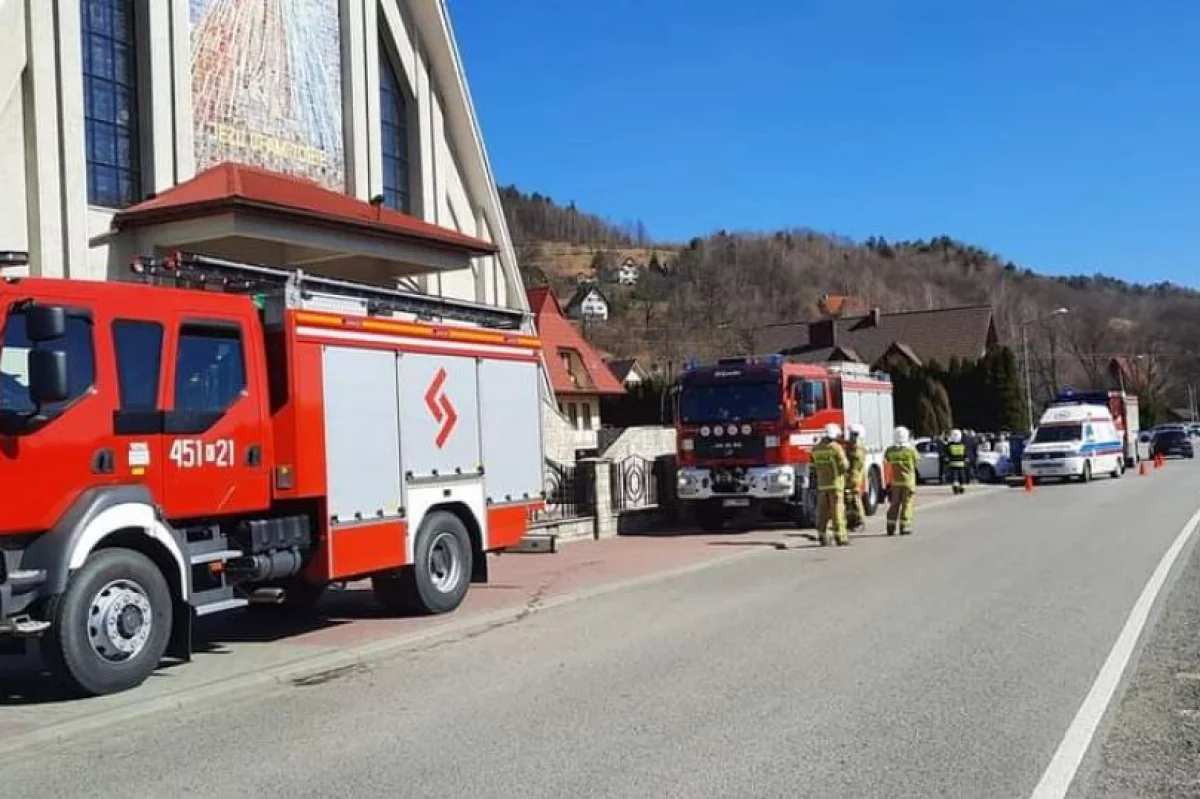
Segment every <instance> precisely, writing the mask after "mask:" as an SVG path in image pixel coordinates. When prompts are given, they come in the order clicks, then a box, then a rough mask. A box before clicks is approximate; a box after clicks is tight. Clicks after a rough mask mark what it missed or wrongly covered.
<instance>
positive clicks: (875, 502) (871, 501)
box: [863, 467, 883, 516]
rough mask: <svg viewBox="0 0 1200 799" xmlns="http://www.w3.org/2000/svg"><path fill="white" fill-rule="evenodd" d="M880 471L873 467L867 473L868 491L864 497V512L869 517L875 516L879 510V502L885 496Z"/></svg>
mask: <svg viewBox="0 0 1200 799" xmlns="http://www.w3.org/2000/svg"><path fill="white" fill-rule="evenodd" d="M880 483H881V480H880V477H879V470H878V469H876V468H874V467H872V468H871V470H870V471H869V472H867V490H866V493H865V495H864V496H863V512H865V513H866V514H867V515H868V516H874V515H875V512H876V511H877V510H879V500H880V497H882V496H883V487H882V486H881V485H880Z"/></svg>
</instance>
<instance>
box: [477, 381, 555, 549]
mask: <svg viewBox="0 0 1200 799" xmlns="http://www.w3.org/2000/svg"><path fill="white" fill-rule="evenodd" d="M538 381H539V372H538V364H536V363H525V362H520V361H500V360H482V361H480V362H479V412H480V419H479V423H480V438H481V441H482V448H483V462H484V463H485V464H487V472H486V474H484V476H483V484H484V487H485V489H486V498H487V502H488V505H489V506H490V507H501V506H504V505H509V504H526V503H530V502H536V501H539V500H540V499H541V491H542V486H543V475H542V437H541V424H542V420H541V397H540V393H539V390H538V389H539V385H538ZM512 532H515V531H512ZM488 533H489V535H488V539H489V540H488V541H486V542H485V546H486V548H489V549H490V548H493V547H503V546H511V545H514V544H516V543H517V541H516V540H512V541H504V540H493V539H495V537H496V535H497V534H500V531H499V530H496V531H491V530H489V531H488ZM522 534H523V533H522ZM518 540H519V539H518Z"/></svg>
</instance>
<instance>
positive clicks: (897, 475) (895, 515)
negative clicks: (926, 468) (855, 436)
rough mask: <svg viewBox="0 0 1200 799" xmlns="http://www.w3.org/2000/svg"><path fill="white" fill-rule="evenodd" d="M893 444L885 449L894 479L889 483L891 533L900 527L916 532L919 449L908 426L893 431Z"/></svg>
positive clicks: (902, 529) (888, 514)
mask: <svg viewBox="0 0 1200 799" xmlns="http://www.w3.org/2000/svg"><path fill="white" fill-rule="evenodd" d="M892 440H893V442H894V443H893V444H892V446H890V447H888V448H887V450H886V451H885V452H884V453H883V457H884V459H885V460H886V461H887V463H888V466H889V467H891V468H890V469H889V471H890V472H891V480H890V482H889V483H888V510H887V534H888V535H895V534H896V528H897V527H899V529H900V535H909V534H911V533H912V532H913V505H914V504H915V495H916V491H917V462H918V456H917V451H916V450H915V449H913V447H912V445H911V444H910V443H909V433H908V428H907V427H897V428H896V432H895V434H894V435H893V438H892Z"/></svg>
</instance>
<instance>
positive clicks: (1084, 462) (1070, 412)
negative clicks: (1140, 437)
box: [1021, 402, 1126, 483]
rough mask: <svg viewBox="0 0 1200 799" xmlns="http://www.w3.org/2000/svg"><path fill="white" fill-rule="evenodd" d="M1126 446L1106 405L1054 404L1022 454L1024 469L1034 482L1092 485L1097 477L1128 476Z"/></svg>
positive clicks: (1048, 409)
mask: <svg viewBox="0 0 1200 799" xmlns="http://www.w3.org/2000/svg"><path fill="white" fill-rule="evenodd" d="M1125 465H1126V460H1125V444H1124V440H1123V437H1122V434H1121V431H1120V430H1118V428H1117V424H1116V422H1115V421H1114V420H1113V416H1112V413H1111V412H1110V411H1109V409H1108V408H1107V407H1106V406H1105V405H1101V404H1092V403H1084V402H1071V403H1062V404H1059V403H1055V404H1052V405H1051V406H1050V407H1049V408H1047V409H1046V412H1045V413H1044V414H1042V418H1041V421H1040V422H1038V426H1037V429H1036V430H1034V433H1033V437H1032V438H1030V440H1029V442H1028V443H1027V444H1026V446H1025V449H1024V451H1023V452H1022V453H1021V468H1022V470H1023V473H1024V474H1027V475H1031V476H1032V477H1033V480H1034V482H1035V483H1037V482H1041V480H1042V479H1043V478H1047V477H1053V478H1059V479H1063V480H1079V481H1080V482H1083V483H1088V482H1091V480H1092V478H1093V477H1095V476H1097V475H1109V476H1110V477H1113V478H1117V477H1120V476H1121V475H1122V474H1124V473H1125Z"/></svg>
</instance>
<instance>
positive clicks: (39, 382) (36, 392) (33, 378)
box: [29, 348, 70, 408]
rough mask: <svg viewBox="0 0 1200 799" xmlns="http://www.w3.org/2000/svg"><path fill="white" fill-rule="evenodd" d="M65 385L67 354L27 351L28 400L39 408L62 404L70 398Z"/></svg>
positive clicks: (45, 350) (39, 349)
mask: <svg viewBox="0 0 1200 799" xmlns="http://www.w3.org/2000/svg"><path fill="white" fill-rule="evenodd" d="M69 388H70V387H69V386H68V385H67V354H66V353H65V352H63V351H62V350H47V349H41V348H37V349H32V350H30V351H29V398H30V399H31V400H33V404H34V405H37V406H38V407H39V408H40V407H41V406H43V405H50V404H52V403H55V402H63V401H65V400H67V399H68V398H69V396H70V392H69Z"/></svg>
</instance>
